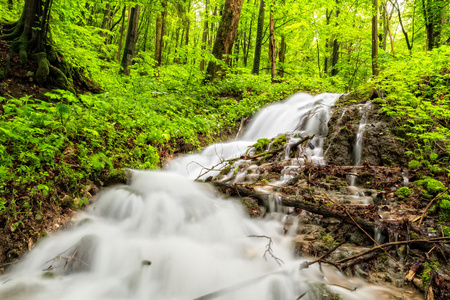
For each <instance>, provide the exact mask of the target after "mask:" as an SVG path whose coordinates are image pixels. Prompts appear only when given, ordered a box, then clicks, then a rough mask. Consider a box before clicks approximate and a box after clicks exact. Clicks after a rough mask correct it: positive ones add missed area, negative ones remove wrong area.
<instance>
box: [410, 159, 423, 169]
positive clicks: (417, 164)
mask: <svg viewBox="0 0 450 300" xmlns="http://www.w3.org/2000/svg"><path fill="white" fill-rule="evenodd" d="M421 166H422V164H421V163H420V162H419V161H417V160H411V161H410V162H409V163H408V167H409V168H411V169H417V168H420V167H421Z"/></svg>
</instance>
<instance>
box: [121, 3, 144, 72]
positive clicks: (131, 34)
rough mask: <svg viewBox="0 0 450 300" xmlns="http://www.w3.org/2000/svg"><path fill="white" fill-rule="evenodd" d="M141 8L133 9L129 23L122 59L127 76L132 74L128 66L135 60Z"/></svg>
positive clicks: (137, 6)
mask: <svg viewBox="0 0 450 300" xmlns="http://www.w3.org/2000/svg"><path fill="white" fill-rule="evenodd" d="M140 10H141V7H140V6H139V5H136V6H135V7H133V8H132V9H131V14H130V19H129V21H128V30H127V39H126V41H125V48H124V51H123V57H122V63H121V65H122V72H123V74H125V75H129V74H130V70H129V69H128V66H129V65H131V60H132V59H133V55H134V50H135V47H136V41H137V36H138V24H139V12H140Z"/></svg>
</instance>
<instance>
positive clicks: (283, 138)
mask: <svg viewBox="0 0 450 300" xmlns="http://www.w3.org/2000/svg"><path fill="white" fill-rule="evenodd" d="M286 141H287V138H286V135H285V134H281V135H279V136H278V137H277V138H276V139H275V140H274V141H273V143H272V147H273V148H274V149H277V148H280V147H282V146H284V144H286Z"/></svg>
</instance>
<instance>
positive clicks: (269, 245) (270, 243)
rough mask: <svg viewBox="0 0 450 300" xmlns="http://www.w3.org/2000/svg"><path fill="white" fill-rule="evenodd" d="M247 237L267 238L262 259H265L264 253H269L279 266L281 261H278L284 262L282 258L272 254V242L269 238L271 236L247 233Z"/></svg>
mask: <svg viewBox="0 0 450 300" xmlns="http://www.w3.org/2000/svg"><path fill="white" fill-rule="evenodd" d="M249 237H256V238H266V239H268V240H269V243H268V244H267V245H266V251H264V255H263V257H264V259H265V260H266V261H267V258H266V254H267V253H269V254H270V256H272V258H273V259H275V261H276V262H277V264H278V265H279V266H281V263H280V262H282V263H283V264H284V261H283V260H282V259H280V258H278V257H276V256H275V255H274V254H273V250H272V244H273V242H272V238H271V237H268V236H266V235H249Z"/></svg>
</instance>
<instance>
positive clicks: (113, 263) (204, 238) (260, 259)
mask: <svg viewBox="0 0 450 300" xmlns="http://www.w3.org/2000/svg"><path fill="white" fill-rule="evenodd" d="M339 97H341V95H339V94H320V95H317V96H311V95H308V94H303V93H301V94H296V95H293V96H292V97H290V98H289V99H287V100H285V101H283V102H279V103H276V104H273V105H271V106H268V107H266V108H264V109H263V110H262V111H261V112H259V113H258V114H257V115H256V116H255V117H254V118H253V120H251V121H250V123H249V125H248V127H247V128H246V130H245V131H244V132H243V133H242V134H241V135H240V136H239V137H237V138H236V139H235V140H233V141H230V142H228V143H221V144H214V145H211V146H208V147H207V148H205V149H204V150H203V151H202V152H201V153H198V154H192V155H186V156H181V157H178V158H176V159H174V160H173V161H171V162H169V163H168V164H167V165H166V167H165V170H163V171H137V170H129V182H128V184H126V185H118V186H113V187H109V188H107V189H105V190H103V191H102V192H101V193H100V194H99V195H98V196H97V199H96V200H95V201H94V203H93V204H92V205H91V206H90V207H89V208H88V209H87V210H86V211H84V212H79V213H78V214H77V216H76V220H75V221H74V224H73V225H72V226H71V228H69V229H67V230H64V231H60V232H57V233H53V234H51V235H50V236H49V237H46V238H45V239H43V240H42V241H41V242H39V243H38V244H37V245H36V247H35V248H34V249H33V250H32V251H30V253H28V254H27V255H26V256H25V258H24V259H23V261H21V262H20V263H18V264H17V265H15V266H14V267H12V268H10V269H9V270H8V272H7V273H6V274H5V275H3V276H2V277H0V282H1V284H0V299H2V300H12V299H32V300H39V299H42V300H44V299H45V300H48V299H58V300H61V299H85V300H87V299H186V300H193V299H202V300H204V299H239V300H241V299H255V300H256V299H258V300H263V299H267V300H269V299H274V300H275V299H292V300H294V299H302V300H306V299H310V300H312V299H355V300H357V299H366V300H369V299H377V300H381V299H423V295H422V294H421V293H420V292H418V291H417V290H413V289H411V288H410V286H406V285H405V283H404V281H403V277H404V274H405V273H406V272H407V271H408V270H407V269H404V268H403V266H401V264H400V263H398V262H397V261H394V260H393V259H394V258H392V257H389V255H386V254H385V253H383V252H380V255H379V256H380V257H381V254H383V255H384V261H385V268H384V269H383V268H380V269H383V270H384V273H383V274H385V277H390V279H389V280H384V281H383V280H377V279H376V278H374V277H373V276H372V277H370V276H364V274H363V273H367V272H369V271H370V270H362V268H360V269H359V270H358V269H357V270H356V271H351V272H345V273H346V274H345V273H344V272H340V271H339V270H338V269H339V268H338V267H339V265H338V266H336V265H333V264H327V263H315V260H316V259H317V257H318V256H320V255H323V254H324V253H325V254H326V253H327V252H329V251H331V250H333V248H335V247H336V246H341V245H343V244H344V241H342V242H341V241H337V238H336V237H335V239H336V240H335V241H332V242H331V243H327V239H328V238H327V237H328V236H329V235H328V233H329V231H330V230H331V228H333V230H334V228H336V232H341V233H342V232H345V234H346V235H347V239H346V240H345V242H348V244H346V246H345V245H344V246H345V247H344V248H345V250H342V249H338V251H335V250H336V249H334V250H333V251H331V252H333V255H334V257H333V258H334V259H335V261H336V260H339V259H341V260H342V259H345V258H346V257H349V256H351V255H354V254H355V253H359V252H362V251H364V250H367V249H369V248H370V247H369V246H367V245H368V244H372V245H371V246H373V244H374V242H373V241H371V240H369V241H368V242H367V241H363V242H358V239H360V240H364V239H367V237H366V236H365V235H364V234H362V233H361V232H358V229H357V228H356V227H354V226H353V227H349V226H350V225H348V224H347V225H348V226H347V225H345V224H344V223H345V222H346V221H345V220H344V219H345V218H346V216H345V218H344V217H342V219H339V217H336V216H338V214H337V213H336V216H334V217H326V216H320V214H318V213H317V211H316V213H315V214H314V213H313V212H314V211H312V212H311V211H307V209H305V206H304V207H303V209H301V208H299V207H295V205H294V206H290V205H288V204H289V201H288V200H289V199H288V196H289V195H296V196H299V195H300V194H301V195H303V198H302V199H303V201H306V200H305V199H314V201H315V202H311V203H309V202H308V203H309V204H308V205H311V207H313V206H314V205H316V206H314V207H315V208H317V209H318V210H319V209H321V205H322V204H323V203H326V202H327V201H331V202H333V203H334V202H336V203H340V204H339V205H342V206H343V207H344V206H345V207H349V208H348V209H349V210H350V209H360V210H362V211H366V212H372V213H374V214H375V215H383V216H384V217H385V219H395V217H396V213H398V212H399V211H400V210H399V209H395V208H392V209H391V208H390V206H389V205H386V203H387V202H388V200H389V199H387V198H386V197H385V198H382V199H381V200H380V197H379V193H378V192H377V190H376V189H373V188H370V187H363V186H361V185H362V183H361V180H362V179H361V178H362V177H361V176H360V174H361V172H362V171H364V170H365V172H366V173H370V172H373V173H376V174H378V175H377V176H384V173H383V172H385V170H386V169H383V167H382V166H383V162H380V161H378V162H376V163H378V164H379V165H378V166H379V167H377V168H375V167H372V169H370V168H369V167H368V166H367V164H364V162H365V161H366V162H367V159H369V158H368V157H370V153H368V151H365V150H364V147H365V144H364V139H365V136H366V135H369V136H370V135H371V134H372V133H371V132H370V131H367V128H366V124H367V123H368V122H369V121H370V116H368V115H367V111H368V110H370V106H371V103H370V102H367V103H366V104H358V105H357V106H355V107H356V108H355V110H356V111H358V112H359V114H360V117H359V118H358V120H357V122H358V123H359V126H358V127H357V128H358V129H357V132H356V133H357V135H356V136H355V137H354V138H353V140H352V141H354V142H355V143H354V144H353V145H351V143H350V142H349V139H347V138H345V136H344V134H343V132H340V133H339V131H333V132H329V128H328V123H329V122H330V128H331V127H333V126H338V125H339V123H340V122H343V120H345V119H346V118H348V114H347V112H348V108H345V109H344V108H333V105H334V104H335V102H336V101H337V100H338V99H339ZM333 111H334V114H333V117H332V113H333ZM330 119H331V120H330ZM368 120H369V121H368ZM370 122H372V121H370ZM372 123H373V122H372ZM336 124H338V125H336ZM373 126H374V125H371V128H372V127H373ZM341 127H342V126H340V128H341ZM352 135H353V133H352ZM370 146H371V147H378V146H376V145H370ZM346 147H347V148H348V149H349V150H348V151H349V152H348V153H346V155H345V157H342V158H340V157H339V153H341V152H342V151H344V150H342V149H345V148H346ZM368 147H369V146H368ZM379 150H380V151H381V149H379ZM345 151H347V150H345ZM370 151H372V152H373V151H374V150H373V149H370ZM370 151H369V152H370ZM372 154H373V153H372ZM372 156H374V155H372ZM245 157H246V158H247V159H244V158H245ZM362 157H365V158H366V160H364V159H362ZM379 157H383V159H388V158H389V155H387V154H383V156H381V155H380V156H379ZM391 159H395V158H392V157H391ZM339 160H342V161H341V165H344V166H343V167H340V168H337V167H330V168H329V169H326V170H325V171H322V172H325V173H326V174H324V175H323V178H322V179H323V181H321V182H320V183H318V186H320V188H317V189H315V190H314V191H312V190H311V187H310V183H311V182H312V181H313V180H318V179H317V178H312V177H311V176H310V177H309V178H300V176H299V175H301V174H306V173H307V171H308V172H309V171H310V170H312V169H314V168H317V167H323V166H326V165H327V164H328V163H330V162H332V163H336V162H337V161H339ZM373 160H374V159H372V161H373ZM333 166H334V165H333ZM364 168H366V169H367V170H366V169H364ZM393 170H394V169H389V172H391V173H390V175H386V176H391V177H392V178H395V180H396V181H395V184H402V183H406V182H407V180H408V178H407V174H404V173H402V170H401V169H395V170H394V171H393ZM377 172H378V173H377ZM392 172H394V173H392ZM275 174H276V175H275ZM317 174H320V172H318V173H317ZM380 174H381V175H380ZM375 177H376V176H375ZM203 181H207V182H212V184H211V183H204V182H203ZM365 182H367V180H365ZM214 186H216V187H217V188H218V189H217V188H214ZM295 188H296V189H297V190H296V192H292V193H289V192H288V191H287V190H291V191H293V190H294V189H295ZM219 190H220V191H221V192H219ZM299 191H300V192H299ZM305 191H306V192H305ZM239 193H242V194H239ZM229 195H231V196H241V197H240V198H242V197H243V196H246V197H245V198H244V199H246V200H244V201H241V200H240V198H239V197H237V198H232V197H231V198H228V196H229ZM255 195H256V196H255ZM308 197H309V198H308ZM255 199H256V200H255ZM327 199H330V200H327ZM246 201H247V202H246ZM311 201H312V200H311ZM321 201H322V202H321ZM380 201H386V202H385V203H381V202H380ZM243 202H244V205H243V204H242V203H243ZM292 203H293V202H292ZM305 205H306V204H305ZM377 205H379V207H380V208H383V207H384V211H381V210H380V211H378V210H377V209H378V206H377ZM323 206H324V207H325V208H326V204H323ZM314 207H313V208H314ZM374 207H377V209H375V208H374ZM322 208H323V207H322ZM374 209H375V211H374ZM249 213H250V215H252V216H253V218H252V217H250V216H249ZM319 216H320V217H319ZM347 223H351V222H347ZM393 223H395V222H393ZM341 225H342V226H341ZM344 225H345V226H347V227H345V226H344ZM333 226H334V227H333ZM339 226H341V227H339ZM338 227H339V228H338ZM342 234H343V233H342ZM372 234H373V236H374V239H375V240H376V241H375V243H382V239H389V240H392V241H393V239H394V237H392V236H389V234H386V232H383V228H382V227H380V228H379V230H378V232H371V235H372ZM383 234H384V236H383ZM319 248H320V249H319ZM319 254H320V255H319ZM328 255H331V253H329V254H328ZM313 256H315V257H313ZM396 260H397V259H396ZM399 261H401V259H400V260H399ZM388 269H389V270H388ZM374 272H375V270H374ZM395 273H397V275H398V276H397V277H395V276H396V275H395ZM377 274H380V272H378V273H377ZM348 275H352V276H348ZM369 279H370V280H369ZM369 281H370V282H371V283H369ZM388 281H390V284H389V285H388V284H387V283H388ZM374 283H378V284H374ZM385 283H386V284H385Z"/></svg>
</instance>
